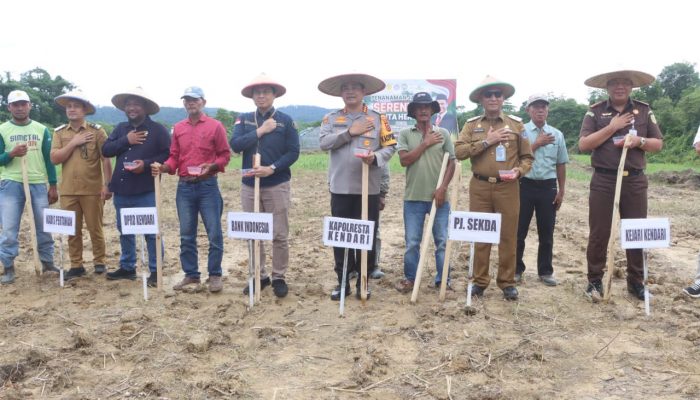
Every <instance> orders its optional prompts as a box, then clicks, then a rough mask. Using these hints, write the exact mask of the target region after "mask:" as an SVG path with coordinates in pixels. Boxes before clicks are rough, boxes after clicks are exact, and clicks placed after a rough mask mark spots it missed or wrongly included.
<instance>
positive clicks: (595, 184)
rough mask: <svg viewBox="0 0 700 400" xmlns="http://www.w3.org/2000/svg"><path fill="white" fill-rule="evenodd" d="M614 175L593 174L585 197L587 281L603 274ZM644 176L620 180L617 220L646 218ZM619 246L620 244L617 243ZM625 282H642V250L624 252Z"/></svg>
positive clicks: (613, 193)
mask: <svg viewBox="0 0 700 400" xmlns="http://www.w3.org/2000/svg"><path fill="white" fill-rule="evenodd" d="M615 181H616V176H615V175H606V174H601V173H597V172H596V173H594V174H593V178H592V179H591V192H590V194H589V197H588V207H589V210H588V224H589V226H590V233H589V235H588V249H587V250H586V259H587V260H588V280H589V281H594V280H600V279H602V278H603V275H604V272H605V262H606V260H607V248H608V239H610V227H611V223H612V212H613V200H614V198H615ZM648 186H649V184H648V182H647V177H646V176H645V175H636V176H626V177H623V178H622V187H621V190H620V218H646V217H647V188H648ZM618 245H619V244H618ZM626 255H627V280H628V281H631V282H642V280H643V275H644V259H643V258H642V257H643V254H642V250H641V249H633V250H626Z"/></svg>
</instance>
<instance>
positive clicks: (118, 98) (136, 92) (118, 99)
mask: <svg viewBox="0 0 700 400" xmlns="http://www.w3.org/2000/svg"><path fill="white" fill-rule="evenodd" d="M132 96H133V97H139V98H141V99H143V100H144V102H145V104H144V111H146V114H148V115H153V114H157V113H158V111H160V107H159V106H158V103H156V102H155V101H153V100H151V96H149V95H148V94H147V93H146V92H145V91H144V90H143V88H141V87H137V88H135V89H131V90H127V91H126V92H122V93H118V94H115V95H114V96H113V97H112V104H114V106H115V107H117V108H118V109H120V110H122V111H124V105H125V104H126V99H128V98H129V97H132Z"/></svg>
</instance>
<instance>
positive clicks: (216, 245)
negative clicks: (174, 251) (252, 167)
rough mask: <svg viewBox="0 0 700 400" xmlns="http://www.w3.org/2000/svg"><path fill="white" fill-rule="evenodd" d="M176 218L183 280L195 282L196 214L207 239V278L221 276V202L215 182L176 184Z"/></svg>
mask: <svg viewBox="0 0 700 400" xmlns="http://www.w3.org/2000/svg"><path fill="white" fill-rule="evenodd" d="M175 203H176V204H177V216H178V218H180V264H182V270H183V271H184V272H185V276H188V277H191V278H199V266H198V264H197V225H198V221H197V214H198V213H199V215H201V216H202V222H203V223H204V228H205V229H206V231H207V237H208V238H209V261H208V264H207V268H208V271H209V276H221V260H222V259H223V257H224V235H223V232H222V231H221V215H222V214H223V212H224V200H223V199H222V198H221V193H220V192H219V183H218V181H217V179H216V178H209V179H205V180H203V181H199V182H192V183H189V182H185V181H182V180H181V181H180V182H178V184H177V197H176V199H175Z"/></svg>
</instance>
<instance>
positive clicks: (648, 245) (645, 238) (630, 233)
mask: <svg viewBox="0 0 700 400" xmlns="http://www.w3.org/2000/svg"><path fill="white" fill-rule="evenodd" d="M670 245H671V225H670V223H669V221H668V218H638V219H622V220H620V246H621V247H622V248H623V249H658V248H665V247H669V246H670Z"/></svg>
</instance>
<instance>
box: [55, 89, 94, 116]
mask: <svg viewBox="0 0 700 400" xmlns="http://www.w3.org/2000/svg"><path fill="white" fill-rule="evenodd" d="M71 100H78V101H79V102H81V103H83V104H84V105H85V115H92V114H94V113H95V106H94V105H93V104H92V103H91V102H90V100H88V99H87V97H85V94H84V93H83V92H82V91H80V90H73V91H70V92H68V93H64V94H62V95H60V96H57V97H56V98H55V99H53V101H55V102H56V104H58V105H59V106H61V107H63V108H66V106H67V105H68V102H69V101H71Z"/></svg>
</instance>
